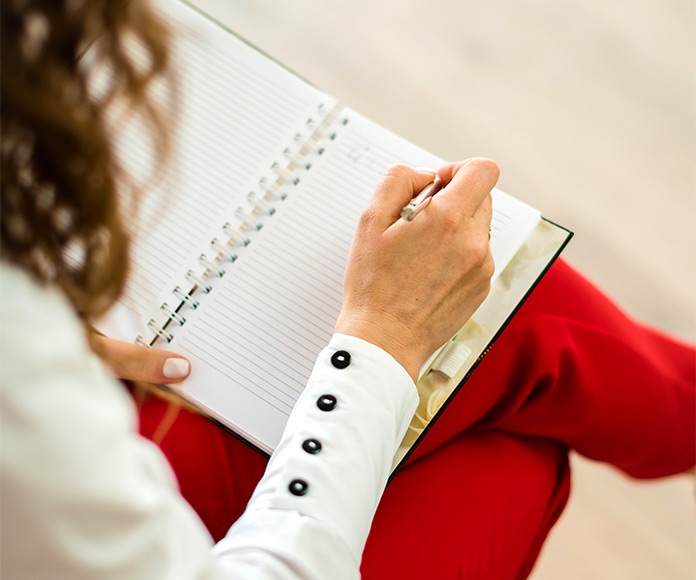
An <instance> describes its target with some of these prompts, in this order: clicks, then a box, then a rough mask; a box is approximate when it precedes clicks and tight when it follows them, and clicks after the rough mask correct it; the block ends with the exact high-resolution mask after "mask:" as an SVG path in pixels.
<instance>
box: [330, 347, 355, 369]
mask: <svg viewBox="0 0 696 580" xmlns="http://www.w3.org/2000/svg"><path fill="white" fill-rule="evenodd" d="M331 364H332V365H333V366H335V367H336V368H337V369H344V368H346V367H347V366H348V365H349V364H350V353H349V352H348V351H345V350H337V351H336V352H335V353H333V356H332V357H331Z"/></svg>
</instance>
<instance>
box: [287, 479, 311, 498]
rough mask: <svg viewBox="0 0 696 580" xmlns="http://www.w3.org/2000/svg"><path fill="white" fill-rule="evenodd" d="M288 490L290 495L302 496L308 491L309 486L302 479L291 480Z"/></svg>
mask: <svg viewBox="0 0 696 580" xmlns="http://www.w3.org/2000/svg"><path fill="white" fill-rule="evenodd" d="M288 489H289V490H290V493H291V494H292V495H304V494H306V493H307V490H309V484H308V483H307V482H306V481H304V480H303V479H293V480H292V481H291V482H290V485H288Z"/></svg>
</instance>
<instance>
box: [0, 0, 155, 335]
mask: <svg viewBox="0 0 696 580" xmlns="http://www.w3.org/2000/svg"><path fill="white" fill-rule="evenodd" d="M1 10H2V13H1V15H2V22H1V26H2V39H1V44H2V46H1V50H2V53H1V56H0V57H1V62H2V69H1V70H0V72H1V79H0V80H1V84H2V102H1V104H0V106H1V110H0V119H1V123H2V125H1V130H2V136H1V147H0V154H1V158H2V165H1V168H0V171H1V174H0V183H1V186H2V190H1V200H0V233H1V239H2V246H1V247H0V255H1V256H2V259H3V260H6V261H9V262H12V263H14V264H16V265H18V266H20V267H21V268H23V269H24V270H26V271H29V272H31V273H32V274H33V275H34V276H35V277H36V278H37V279H38V280H39V281H41V282H44V283H51V284H56V285H58V286H59V287H60V288H61V289H62V290H63V292H64V293H65V294H66V296H67V297H68V299H69V300H70V301H71V302H72V304H73V305H74V307H75V309H76V311H77V312H78V314H79V315H80V316H81V317H82V318H83V319H84V320H85V321H86V322H89V321H92V320H94V318H95V317H96V316H98V315H99V314H101V313H103V312H104V310H105V309H106V308H108V307H109V306H110V305H111V304H112V303H113V301H114V300H115V299H116V298H117V297H118V296H119V294H120V293H121V290H122V288H123V285H124V281H125V278H126V274H127V271H128V236H127V234H126V231H125V230H124V226H123V218H122V215H121V213H120V211H121V210H122V208H121V207H120V205H121V204H123V201H124V200H123V198H122V197H121V198H119V197H118V196H117V182H119V183H122V181H121V180H120V179H118V175H119V168H118V164H117V160H116V158H115V155H114V148H113V139H112V136H111V135H110V134H109V130H108V124H107V109H108V107H109V104H111V103H114V102H123V101H124V100H125V102H127V103H128V104H129V105H130V106H131V107H134V108H135V109H137V110H140V111H141V112H144V114H145V115H146V116H147V117H148V119H149V120H150V121H151V122H152V126H153V127H154V133H155V143H156V144H157V149H158V151H159V153H160V154H163V152H164V147H163V144H164V143H166V135H165V134H164V131H163V124H162V122H161V120H160V117H159V116H158V115H157V110H156V109H155V108H154V107H153V106H152V105H151V101H150V98H149V96H148V94H149V91H148V87H149V86H150V84H151V83H152V82H153V80H155V79H157V78H161V77H162V75H163V73H165V71H166V69H167V51H166V45H165V39H166V38H167V34H166V30H165V28H164V26H163V24H162V23H161V22H160V21H159V20H158V19H157V18H156V17H155V16H153V15H152V14H151V13H150V12H149V11H148V10H147V7H146V6H144V5H143V2H141V1H139V0H134V1H131V0H43V1H41V0H3V1H2V4H1ZM94 39H97V41H96V42H95V43H94V47H93V48H90V52H92V51H94V54H93V56H95V57H96V61H95V62H94V63H92V64H90V66H89V67H86V66H83V65H81V64H80V62H79V59H80V55H81V53H82V52H83V51H84V50H85V48H87V46H89V44H90V43H91V42H92V41H93V40H94ZM133 42H135V43H137V44H138V45H140V47H141V49H143V50H144V51H145V52H144V54H145V55H146V58H145V62H146V63H147V65H146V66H143V65H142V64H137V63H135V62H134V61H133V60H132V59H131V58H130V57H129V51H128V47H129V46H130V45H129V43H133ZM95 66H97V67H101V66H106V67H108V68H109V69H110V70H111V72H112V82H111V83H110V84H109V87H108V89H107V91H106V93H105V94H101V95H100V97H99V98H96V97H95V96H94V95H93V94H92V93H91V92H90V89H89V86H88V76H89V74H91V73H92V72H94V67H95ZM119 193H120V192H119Z"/></svg>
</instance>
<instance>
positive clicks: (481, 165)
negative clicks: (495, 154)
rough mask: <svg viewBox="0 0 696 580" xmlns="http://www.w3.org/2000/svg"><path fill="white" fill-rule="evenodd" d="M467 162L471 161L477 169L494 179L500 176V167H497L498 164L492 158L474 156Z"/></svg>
mask: <svg viewBox="0 0 696 580" xmlns="http://www.w3.org/2000/svg"><path fill="white" fill-rule="evenodd" d="M469 163H471V164H472V165H473V166H474V167H475V168H476V169H477V170H478V171H480V172H481V173H485V174H486V175H487V176H490V177H491V178H492V179H495V180H496V181H497V180H498V177H500V167H498V164H497V163H496V162H495V161H493V160H492V159H488V158H487V157H475V158H474V159H472V160H471V161H470V162H469Z"/></svg>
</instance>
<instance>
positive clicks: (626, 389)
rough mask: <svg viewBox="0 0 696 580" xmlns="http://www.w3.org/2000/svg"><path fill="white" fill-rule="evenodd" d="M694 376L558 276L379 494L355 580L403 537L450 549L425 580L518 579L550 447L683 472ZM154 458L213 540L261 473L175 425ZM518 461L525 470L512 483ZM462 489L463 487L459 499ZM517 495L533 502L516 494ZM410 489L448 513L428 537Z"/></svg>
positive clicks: (557, 465) (549, 495)
mask: <svg viewBox="0 0 696 580" xmlns="http://www.w3.org/2000/svg"><path fill="white" fill-rule="evenodd" d="M695 362H696V356H695V354H694V350H693V349H692V348H691V347H689V346H686V345H683V344H680V343H678V342H676V341H673V340H671V339H668V338H667V337H664V336H662V335H661V334H659V333H657V332H655V331H653V330H650V329H647V328H644V327H641V326H640V325H637V324H636V323H634V322H632V321H631V320H629V319H628V318H626V317H625V316H624V315H623V314H622V313H621V312H620V311H619V310H618V309H616V307H614V306H613V305H612V304H611V303H610V302H609V301H608V300H607V299H606V298H605V297H604V296H603V295H602V294H601V293H600V292H598V291H597V290H596V289H595V288H594V287H593V286H592V285H590V284H589V283H588V282H587V281H585V280H584V279H583V278H582V277H581V276H579V275H578V274H577V273H575V272H574V271H573V270H572V269H571V268H570V267H569V266H567V265H566V264H564V263H563V262H558V263H557V264H556V265H554V266H553V267H552V268H551V270H550V271H549V273H548V274H547V276H546V277H545V278H544V280H542V282H541V283H540V284H539V286H538V287H537V289H536V290H535V291H534V292H533V293H532V296H531V297H530V298H529V300H528V301H527V303H526V304H525V305H524V306H523V307H522V308H521V309H520V311H519V312H518V314H517V316H516V317H515V319H514V320H513V321H512V323H511V324H510V325H509V327H508V328H507V329H506V330H505V331H504V333H503V335H502V336H501V338H500V339H499V341H498V343H497V344H496V345H495V346H494V348H493V349H491V352H490V353H489V354H488V356H487V357H486V358H485V359H484V361H483V362H482V363H481V365H480V366H479V368H478V369H477V370H476V372H475V373H474V375H473V376H472V378H471V379H470V380H469V381H468V382H467V383H466V385H464V387H463V388H462V390H461V391H460V393H459V394H458V395H457V397H456V399H455V401H454V402H453V403H452V404H451V405H450V407H449V408H448V409H447V411H446V412H445V413H444V414H443V416H442V418H441V419H440V420H439V421H438V423H437V424H436V425H435V426H434V427H433V429H432V430H431V431H430V433H429V434H428V436H427V437H426V438H425V440H424V441H423V443H422V444H421V446H420V447H419V448H418V449H417V450H416V452H415V453H414V456H413V459H412V461H411V463H410V464H409V465H408V466H407V467H406V468H405V469H404V471H403V473H401V474H399V475H398V476H397V477H396V478H395V480H394V481H393V483H392V484H391V485H390V486H389V487H388V488H387V490H386V492H385V495H384V498H383V500H382V504H381V505H380V508H379V510H378V512H377V519H376V520H375V525H374V526H373V530H372V533H371V535H370V539H369V540H368V545H367V548H366V560H365V566H366V568H365V571H366V573H368V574H370V573H372V572H371V571H372V570H375V571H377V570H379V569H380V568H379V562H378V561H379V558H380V557H382V558H385V559H387V558H390V557H391V556H390V554H392V553H396V552H399V553H400V554H402V555H403V554H404V551H403V550H402V549H401V548H400V547H399V545H400V544H399V541H400V540H399V538H402V539H403V538H405V537H406V534H407V532H408V533H411V532H409V530H412V533H413V534H414V535H415V536H417V537H418V538H419V541H420V542H422V546H423V547H424V548H426V547H428V546H429V547H430V548H431V549H433V550H434V549H436V546H437V545H440V546H441V548H442V543H441V542H440V543H439V544H438V542H437V540H438V539H439V538H438V536H437V535H434V532H433V531H432V530H433V529H444V530H447V531H448V533H447V535H446V536H445V537H446V538H448V539H449V541H448V544H447V546H448V549H449V550H450V552H452V550H454V549H455V548H457V549H458V550H459V551H457V552H456V553H457V554H459V556H460V559H453V558H454V556H451V557H450V556H448V558H449V559H445V560H446V561H447V564H446V566H447V567H446V568H442V569H441V570H442V572H443V575H442V576H439V575H437V574H433V573H431V574H430V575H429V576H426V577H431V578H440V577H442V578H446V577H448V575H447V574H449V572H448V573H447V574H445V571H446V570H449V571H452V570H455V572H452V577H458V574H459V571H458V570H465V571H474V570H479V571H480V572H481V573H482V574H484V573H485V574H487V577H489V578H514V577H516V576H517V577H524V575H525V574H526V570H528V569H529V568H530V566H531V563H532V562H533V559H534V557H535V556H536V553H537V552H538V549H539V547H540V543H541V541H543V538H544V536H545V534H546V532H547V531H548V528H549V527H550V526H551V525H552V524H553V522H554V521H555V518H556V517H557V516H558V513H560V512H559V510H560V508H561V507H562V505H563V503H564V502H565V497H566V494H567V466H566V463H565V459H564V457H563V452H562V449H563V447H565V446H567V447H570V448H574V449H576V450H578V451H579V452H581V453H583V454H585V455H587V456H588V457H591V458H594V459H598V460H602V461H608V462H610V463H613V464H614V465H616V466H618V467H620V468H621V469H624V470H625V471H627V472H628V473H630V474H632V475H635V476H638V477H656V476H661V475H667V474H671V473H678V472H680V471H683V470H685V469H688V468H689V467H691V466H693V464H694V414H695V412H696V411H695V408H696V406H695V404H694V380H695V375H696V370H695ZM163 408H164V404H162V403H161V402H157V401H152V400H149V401H148V402H146V404H144V405H143V406H142V408H141V416H142V432H143V433H144V434H145V435H151V434H152V433H153V432H154V429H155V428H156V426H157V424H158V423H159V421H160V419H161V416H162V412H163ZM465 430H466V432H467V434H464V435H461V434H462V433H463V432H464V431H465ZM496 431H506V432H507V433H508V435H505V436H502V435H500V434H498V433H496ZM513 434H514V435H516V436H518V441H517V444H513V443H514V439H515V438H514V437H512V436H511V435H513ZM527 435H530V436H535V437H537V438H547V439H550V440H553V441H555V443H551V442H548V443H545V442H543V441H540V440H539V439H533V438H530V437H526V436H527ZM487 446H488V447H487ZM161 447H162V449H163V450H164V452H165V454H166V455H167V456H168V457H169V459H170V462H171V463H172V466H173V467H174V470H175V472H176V473H177V476H178V477H179V481H180V485H181V489H182V493H183V495H184V497H186V498H187V499H188V501H189V502H191V504H192V505H193V507H194V508H195V509H196V511H197V512H198V513H199V514H200V515H201V518H202V519H203V521H204V522H205V523H206V525H207V526H208V529H210V530H211V533H213V536H214V537H215V538H216V539H218V538H220V537H221V536H222V535H224V533H225V531H226V529H227V527H228V526H229V524H230V523H231V522H232V521H234V519H235V518H236V517H237V516H238V515H239V513H241V511H242V509H243V507H244V505H245V504H246V502H247V500H248V498H249V496H250V495H251V492H252V491H253V488H254V485H255V482H256V481H258V479H259V478H260V476H261V474H262V472H263V467H264V464H265V460H264V459H263V458H261V457H260V456H259V455H257V454H256V453H255V452H253V451H252V450H250V449H249V448H247V447H246V446H244V445H243V444H241V443H239V442H238V441H237V440H236V439H234V438H233V437H231V436H229V435H227V434H225V433H224V432H223V431H221V430H220V429H218V428H217V427H215V426H214V425H212V424H211V423H209V422H207V421H206V420H205V419H202V418H201V417H197V416H195V415H192V414H190V413H188V412H187V411H182V412H181V415H180V417H179V419H178V420H177V421H176V422H175V423H174V425H173V426H172V428H171V429H170V430H169V432H168V433H167V435H166V436H165V438H164V440H163V441H162V444H161ZM482 449H483V450H486V449H487V450H488V451H489V453H483V452H481V450H482ZM551 449H554V450H555V451H551ZM559 450H561V451H559ZM559 453H560V456H559ZM525 458H526V459H525ZM526 460H529V461H530V462H532V463H534V465H538V469H537V468H535V469H531V468H530V470H529V471H524V470H523V469H522V470H520V466H522V465H524V463H525V461H526ZM472 462H478V463H480V465H481V469H477V465H474V464H472ZM542 464H543V466H542ZM508 466H509V467H510V469H509V470H508ZM513 468H514V469H513ZM455 474H456V481H457V482H458V483H457V484H452V483H451V481H452V478H453V477H454V475H455ZM520 474H521V475H520ZM520 477H522V478H523V479H524V478H528V481H526V480H525V482H524V483H525V486H522V488H518V487H516V486H515V482H516V479H518V478H520ZM464 481H468V482H469V483H470V485H469V487H465V488H462V483H463V482H464ZM495 481H498V482H499V484H498V485H494V482H495ZM534 482H536V484H534ZM526 486H530V487H531V488H536V489H538V490H539V493H537V494H536V495H534V494H530V493H527V492H524V491H523V490H526V489H527V487H526ZM423 489H431V490H432V489H435V490H437V494H439V496H440V498H441V499H442V502H441V504H440V507H441V506H451V508H452V509H434V510H432V511H431V512H428V517H429V520H428V522H429V523H428V525H427V526H426V525H423V527H422V528H420V529H419V528H417V527H413V525H412V524H413V523H414V517H417V516H416V515H415V514H414V512H415V510H413V509H411V506H412V503H411V502H407V501H406V499H407V498H408V497H409V495H410V494H414V495H415V494H420V493H421V492H422V490H423ZM392 497H393V499H392ZM414 503H415V502H414ZM417 503H418V505H419V506H420V505H422V504H421V501H420V499H419V501H418V502H417ZM390 506H391V507H390ZM483 508H487V510H486V509H483ZM513 508H514V509H513ZM418 509H420V507H419V508H418ZM472 510H474V511H473V512H472ZM511 510H512V511H511ZM467 513H469V514H471V513H475V514H476V515H475V517H467ZM486 513H487V514H488V516H489V517H490V519H489V520H487V519H485V514H486ZM521 514H528V515H526V516H525V517H522V515H521ZM484 522H486V524H490V525H484ZM520 522H522V524H521V523H520ZM526 524H533V525H526ZM399 532H401V534H399ZM397 536H399V537H397ZM459 538H461V541H460V539H459ZM474 539H476V540H478V541H474ZM503 539H504V541H503ZM397 540H399V541H397ZM469 541H471V544H467V543H466V542H469ZM377 547H380V549H377ZM380 551H381V556H380ZM426 552H427V550H426ZM452 553H453V552H452ZM482 554H483V555H484V556H485V554H489V555H490V557H488V558H487V559H486V558H485V557H484V556H482ZM376 555H377V556H376ZM493 556H495V558H494V557H493ZM420 557H421V556H419V558H420ZM482 558H483V559H482ZM419 561H420V560H419ZM453 562H454V563H453ZM477 562H478V564H477ZM490 562H493V564H491V563H490ZM496 562H497V567H496V566H494V564H495V563H496ZM414 566H415V564H414ZM457 566H458V567H459V568H457ZM430 570H431V571H432V572H435V571H436V569H435V568H430ZM438 570H440V569H438ZM383 577H390V576H383ZM395 577H396V576H395Z"/></svg>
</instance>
